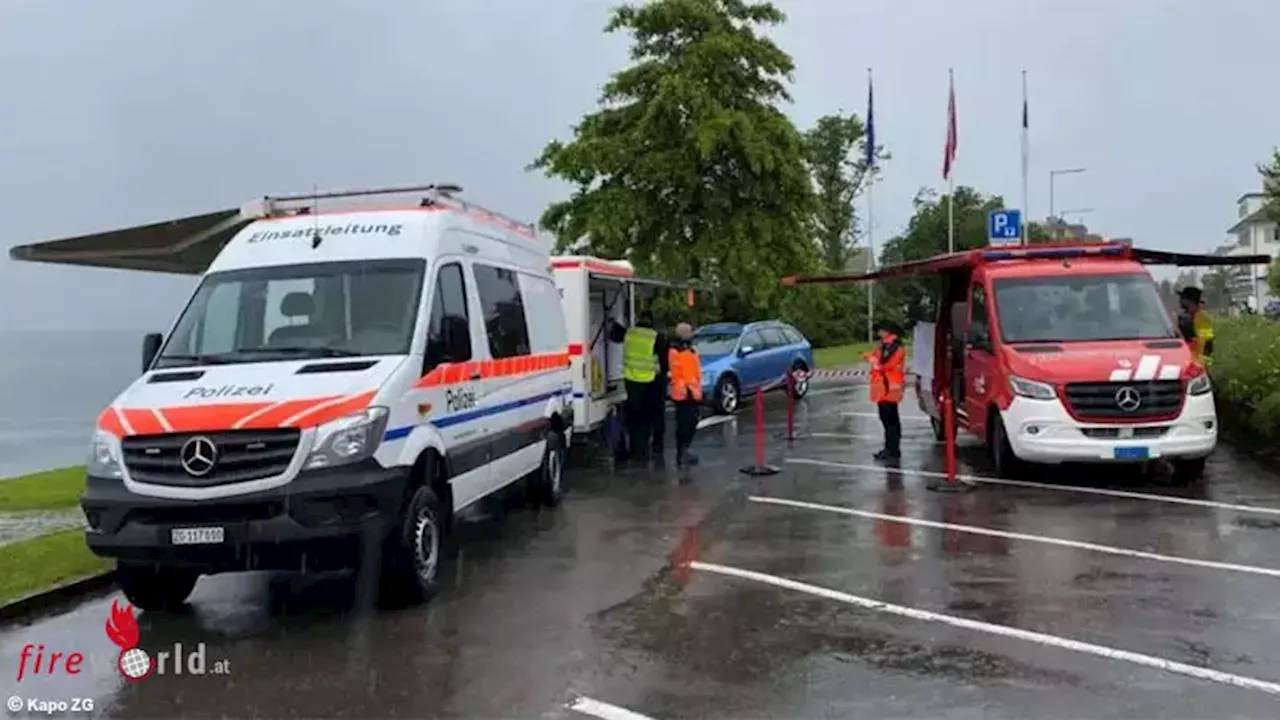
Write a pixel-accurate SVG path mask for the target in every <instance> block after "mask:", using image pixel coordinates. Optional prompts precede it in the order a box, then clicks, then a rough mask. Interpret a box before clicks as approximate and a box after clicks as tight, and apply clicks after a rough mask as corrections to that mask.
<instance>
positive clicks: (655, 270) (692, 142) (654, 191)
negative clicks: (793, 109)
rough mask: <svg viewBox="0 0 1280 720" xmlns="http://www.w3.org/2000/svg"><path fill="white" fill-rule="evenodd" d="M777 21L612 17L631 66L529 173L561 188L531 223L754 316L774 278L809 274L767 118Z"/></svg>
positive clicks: (794, 160) (678, 12)
mask: <svg viewBox="0 0 1280 720" xmlns="http://www.w3.org/2000/svg"><path fill="white" fill-rule="evenodd" d="M784 19H785V16H784V15H783V13H782V12H781V11H779V10H778V9H777V8H775V7H774V6H773V5H771V4H769V3H767V2H754V3H753V2H748V1H747V0H652V1H651V2H647V3H644V4H642V5H626V6H622V7H619V8H617V9H615V10H614V11H613V12H612V13H611V17H610V21H609V24H608V26H607V27H606V31H607V32H626V33H629V34H630V35H631V37H632V47H631V60H632V64H631V65H630V66H629V67H627V68H626V69H624V70H622V71H620V72H618V73H617V74H615V75H614V76H613V77H612V79H611V80H610V81H609V82H608V83H607V84H606V85H605V87H604V91H603V94H602V97H601V101H600V108H599V109H598V110H596V111H595V112H594V113H591V114H589V115H587V116H586V117H584V118H583V119H582V121H581V123H579V124H578V125H577V127H576V128H575V129H574V137H573V139H572V140H571V141H569V142H559V141H555V142H551V143H549V144H548V145H547V146H546V147H545V148H544V149H543V151H542V153H541V154H540V155H539V156H538V158H537V159H536V160H535V161H534V162H533V164H532V165H531V168H536V169H539V170H542V171H543V172H544V173H545V174H547V175H548V176H550V177H554V178H559V179H562V180H565V181H567V182H569V183H570V184H571V185H573V186H574V191H573V193H572V195H571V196H570V198H569V199H568V200H565V201H563V202H558V203H554V204H552V205H551V206H550V207H549V208H548V209H547V210H546V212H545V213H543V215H542V218H541V222H542V224H543V226H545V227H547V228H549V229H550V230H551V231H552V232H554V233H555V234H556V236H557V243H558V247H559V249H561V250H563V249H568V248H573V249H578V250H582V251H584V252H589V253H592V254H597V255H602V256H605V257H611V258H626V259H628V260H630V261H631V262H632V263H633V264H634V265H635V266H636V268H637V269H638V270H639V271H640V272H642V273H646V274H649V273H652V274H657V275H660V276H664V277H668V278H673V279H679V278H688V277H698V278H700V279H702V280H704V281H707V282H710V283H713V284H716V285H719V286H722V287H732V288H733V289H734V290H735V292H736V294H738V295H739V298H738V301H739V302H741V303H744V304H745V305H746V307H748V308H750V309H752V310H754V311H755V312H757V313H758V312H765V311H768V310H773V309H776V308H777V307H778V306H779V304H780V298H779V296H778V293H779V283H778V280H779V278H780V277H782V276H783V275H786V274H789V273H796V272H812V271H814V270H815V269H817V267H818V253H817V250H816V246H815V244H814V242H813V239H812V237H811V236H810V235H809V234H808V232H807V230H808V228H809V227H810V223H811V218H812V212H813V207H814V195H813V189H812V185H811V181H810V176H809V172H808V168H807V166H806V163H805V157H804V142H803V139H802V137H801V134H800V132H799V131H798V130H797V129H796V127H795V125H794V124H793V123H792V122H791V120H790V119H789V118H788V117H787V116H786V115H784V114H783V113H782V111H781V110H780V109H779V106H780V105H781V104H782V103H784V102H787V101H789V100H790V97H789V95H788V93H787V89H786V83H787V82H789V79H790V75H791V73H792V71H793V63H792V60H791V57H790V56H788V55H787V54H786V53H785V52H783V51H782V50H781V49H780V48H779V47H778V46H777V45H775V44H774V43H773V42H772V41H771V40H769V39H768V38H767V37H765V36H764V35H763V34H761V32H760V31H761V30H762V29H763V28H764V27H767V26H772V25H777V24H779V23H781V22H782V21H783V20H784Z"/></svg>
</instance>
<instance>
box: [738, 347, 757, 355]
mask: <svg viewBox="0 0 1280 720" xmlns="http://www.w3.org/2000/svg"><path fill="white" fill-rule="evenodd" d="M755 351H756V349H755V348H754V347H752V346H750V345H743V346H742V347H740V348H738V354H739V355H741V356H743V357H746V356H747V355H750V354H751V353H753V352H755Z"/></svg>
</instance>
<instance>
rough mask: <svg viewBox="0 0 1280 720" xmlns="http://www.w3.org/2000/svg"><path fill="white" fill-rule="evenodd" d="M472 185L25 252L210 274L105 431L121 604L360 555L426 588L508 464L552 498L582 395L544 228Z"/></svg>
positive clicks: (505, 475)
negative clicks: (482, 203) (209, 577)
mask: <svg viewBox="0 0 1280 720" xmlns="http://www.w3.org/2000/svg"><path fill="white" fill-rule="evenodd" d="M459 190H460V189H459V188H457V187H456V186H426V187H418V188H392V189H388V190H374V191H360V192H350V193H331V194H325V195H313V196H298V197H285V198H265V199H264V200H262V201H258V202H256V203H253V204H251V205H249V206H246V207H244V208H241V209H238V210H227V211H222V212H219V213H212V214H209V215H203V216H197V217H194V218H186V219H184V220H180V221H174V222H171V223H163V224H157V225H153V226H148V227H144V228H135V229H133V230H127V231H116V232H115V233H110V234H103V235H97V236H88V237H83V238H72V239H68V240H60V241H53V242H49V243H40V244H36V245H30V246H25V247H19V248H15V249H14V250H13V251H12V253H11V254H12V255H13V256H14V257H15V258H17V259H22V260H34V261H44V262H82V263H85V264H94V265H101V266H109V267H128V268H135V269H149V270H168V271H173V272H203V277H202V279H201V280H200V283H199V285H198V287H197V288H196V290H195V292H194V294H193V295H192V297H191V299H190V301H189V302H188V303H187V306H186V308H184V309H183V311H182V312H181V314H180V315H179V316H178V319H177V321H176V322H175V324H174V325H173V327H172V328H171V329H170V331H169V333H168V335H167V337H163V338H162V337H161V336H160V335H158V334H155V335H149V336H148V337H147V339H146V341H145V343H144V348H143V366H144V370H145V372H144V374H143V375H142V377H140V378H138V379H137V380H136V381H135V382H134V383H133V384H132V385H130V386H129V387H128V388H126V389H125V390H124V392H122V393H121V394H120V395H119V396H118V397H117V398H116V399H115V400H114V401H113V402H112V403H111V405H110V406H109V407H107V408H106V409H105V410H104V411H103V412H102V414H101V416H100V417H99V419H98V423H97V429H96V432H95V434H94V438H93V445H92V453H91V457H90V459H89V465H88V473H87V474H88V478H87V481H86V487H85V491H84V495H83V497H82V501H81V504H82V506H83V508H84V512H85V515H86V517H87V520H88V530H87V540H88V545H89V547H90V548H91V549H92V550H93V552H95V553H97V554H98V555H101V556H104V557H110V558H115V559H117V561H118V566H117V578H118V582H119V585H120V587H121V588H122V589H123V590H124V592H125V594H126V595H127V596H128V598H129V600H130V602H132V603H134V604H135V605H137V606H139V607H142V608H144V609H153V608H163V607H171V606H174V605H176V604H181V603H182V602H183V601H185V599H186V598H187V596H188V595H189V594H190V592H191V590H192V588H193V587H194V585H195V583H196V580H197V579H198V578H199V577H200V575H202V574H212V573H220V572H231V571H240V570H257V569H276V570H286V571H298V570H302V571H312V570H328V569H342V568H353V567H359V568H362V569H369V570H376V571H377V573H378V576H379V579H380V584H381V587H382V590H383V591H384V592H385V591H401V592H407V593H409V594H410V595H413V596H417V597H422V598H425V597H428V596H430V595H431V594H432V593H433V592H434V591H435V590H436V588H437V583H438V577H439V571H440V566H441V561H442V559H443V558H444V557H445V551H444V548H445V546H446V541H447V537H448V533H449V531H450V528H451V521H452V518H453V516H454V514H455V513H457V512H458V511H459V510H461V509H462V508H465V507H467V506H468V505H471V504H472V503H474V502H476V501H477V500H480V499H481V498H485V497H486V496H489V495H492V494H493V493H496V492H498V491H499V490H502V489H504V488H506V487H507V486H509V485H511V484H513V483H515V482H517V481H525V482H527V483H528V489H529V492H530V493H531V494H532V496H533V497H534V498H535V499H536V500H537V501H539V502H540V503H542V504H545V505H555V504H556V503H557V502H558V501H559V498H560V493H561V479H562V473H563V466H564V465H563V461H564V452H565V447H566V446H567V444H568V441H569V440H570V435H571V433H572V428H573V418H572V412H573V411H572V404H571V382H570V377H569V355H568V352H567V339H566V330H565V323H564V314H563V313H562V311H561V308H560V302H559V295H558V292H557V290H556V287H555V285H554V283H553V280H552V275H551V267H550V244H549V243H548V242H546V241H545V240H544V239H543V238H541V237H539V235H538V233H537V232H536V230H535V229H534V228H532V227H529V226H525V225H521V224H519V223H517V222H514V221H512V220H510V219H507V218H505V217H502V216H500V215H498V214H496V213H493V212H491V211H488V210H484V209H482V208H479V207H476V206H474V205H470V204H468V203H465V202H463V201H461V200H459V199H457V198H456V197H455V196H456V194H457V192H458V191H459ZM160 237H164V238H165V239H164V240H163V241H157V238H160ZM362 558H375V559H376V562H375V563H370V562H368V561H365V560H362Z"/></svg>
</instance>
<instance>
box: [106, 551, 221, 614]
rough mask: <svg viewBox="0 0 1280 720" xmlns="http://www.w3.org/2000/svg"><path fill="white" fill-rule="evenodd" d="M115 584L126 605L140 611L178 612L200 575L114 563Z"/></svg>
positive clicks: (190, 572) (164, 568)
mask: <svg viewBox="0 0 1280 720" xmlns="http://www.w3.org/2000/svg"><path fill="white" fill-rule="evenodd" d="M115 579H116V585H118V586H120V590H122V591H123V592H124V596H125V597H126V598H128V600H129V603H130V604H132V605H133V606H134V607H139V608H142V609H143V610H151V611H162V610H177V609H178V608H181V607H182V606H183V604H184V603H186V602H187V598H188V597H190V596H191V591H192V590H194V589H195V587H196V581H197V580H199V579H200V573H199V572H197V571H196V570H190V569H187V568H175V567H163V566H155V565H135V564H132V563H123V562H122V563H117V564H116V571H115Z"/></svg>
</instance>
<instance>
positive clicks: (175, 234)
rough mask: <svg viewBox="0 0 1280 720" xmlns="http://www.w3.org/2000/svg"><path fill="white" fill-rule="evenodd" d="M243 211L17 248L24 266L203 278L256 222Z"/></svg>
mask: <svg viewBox="0 0 1280 720" xmlns="http://www.w3.org/2000/svg"><path fill="white" fill-rule="evenodd" d="M254 219H255V218H254V217H253V216H252V214H249V213H244V212H242V211H241V209H240V208H232V209H228V210H218V211H216V212H211V213H205V214H203V215H192V216H189V217H184V218H178V219H176V220H166V221H164V222H158V223H152V224H150V225H139V226H136V227H130V228H123V229H119V230H110V231H108V232H102V233H94V234H92V235H80V236H77V237H69V238H62V239H59V240H48V241H45V242H39V243H31V244H29V245H18V246H15V247H13V248H10V249H9V257H11V258H13V259H14V260H20V261H23V262H41V263H53V264H59V265H85V266H90V267H104V268H116V269H121V270H145V271H149V272H164V273H176V274H181V275H199V274H201V273H203V272H204V271H205V270H206V269H207V268H208V267H209V264H210V263H212V262H213V259H214V258H215V257H217V255H218V252H219V251H221V250H222V248H223V246H224V245H226V244H227V243H228V242H229V241H230V240H231V238H232V237H234V236H235V234H236V233H237V232H238V231H239V230H240V229H241V228H243V227H244V226H245V225H246V224H248V223H249V222H251V221H252V220H254Z"/></svg>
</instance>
